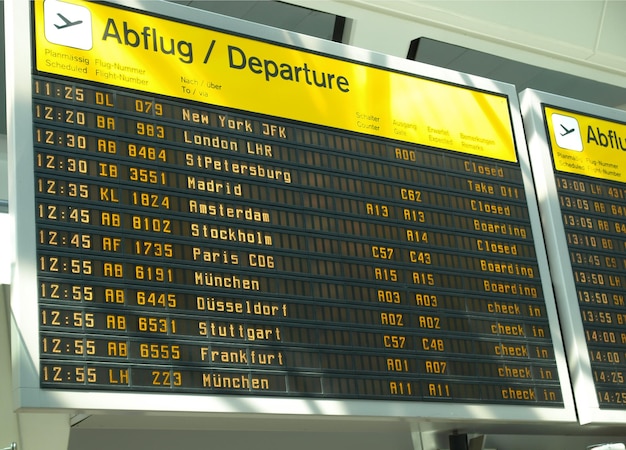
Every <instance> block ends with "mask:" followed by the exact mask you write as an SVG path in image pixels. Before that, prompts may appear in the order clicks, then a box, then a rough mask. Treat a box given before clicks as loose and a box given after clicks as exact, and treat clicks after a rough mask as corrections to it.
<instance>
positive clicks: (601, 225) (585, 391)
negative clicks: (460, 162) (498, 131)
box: [528, 91, 626, 421]
mask: <svg viewBox="0 0 626 450" xmlns="http://www.w3.org/2000/svg"><path fill="white" fill-rule="evenodd" d="M542 95H543V94H536V93H534V92H532V91H529V94H528V97H529V98H531V99H532V102H529V108H530V107H531V105H533V106H534V108H535V109H539V107H540V108H541V109H540V112H541V117H542V122H543V127H544V130H545V131H543V133H544V136H545V140H543V141H539V140H538V141H537V144H536V145H535V146H533V145H532V144H530V147H531V159H532V161H533V165H534V167H536V172H537V173H538V174H539V177H538V178H541V179H542V181H541V183H543V187H542V189H545V190H546V192H548V194H547V195H545V196H544V199H545V201H544V205H542V208H543V210H545V211H542V217H544V214H543V212H545V220H546V222H550V221H554V223H555V224H558V226H557V225H553V229H554V233H555V234H554V236H555V239H554V240H553V242H554V248H553V251H552V252H551V255H550V256H551V262H552V261H554V268H555V271H556V272H559V275H558V276H553V278H555V279H559V282H558V283H556V284H557V285H558V287H559V289H558V290H557V301H558V302H559V306H561V310H562V311H563V314H564V315H567V317H568V318H567V322H569V323H570V325H568V326H567V327H566V328H571V330H570V347H572V350H571V352H573V353H575V354H577V355H578V358H579V359H578V361H579V363H578V365H579V367H578V368H577V369H576V370H573V374H577V373H578V377H579V378H583V379H584V381H579V386H583V387H581V388H580V390H579V393H578V397H580V400H579V398H578V397H577V399H576V400H577V404H580V407H581V408H582V409H583V415H585V416H587V415H589V416H590V419H589V420H595V421H603V420H607V419H608V420H614V419H615V418H618V417H619V415H618V416H611V415H610V414H609V415H602V414H599V413H598V412H596V410H614V411H616V412H617V411H619V410H622V411H623V410H624V403H625V400H626V386H625V381H624V376H625V374H626V369H625V368H626V351H625V349H626V347H625V343H626V334H625V333H624V324H626V303H625V294H624V287H625V286H626V278H625V277H624V269H626V238H625V236H626V234H625V233H626V222H625V221H624V217H626V176H625V174H626V172H625V169H626V159H624V156H623V151H624V150H625V149H626V140H625V138H626V125H625V123H626V121H625V118H626V116H624V114H623V112H617V111H613V110H609V109H608V108H599V107H596V106H595V105H589V104H586V103H583V102H575V101H571V100H569V99H563V98H559V97H556V96H549V97H547V98H545V99H544V98H543V97H542ZM546 102H549V103H546ZM539 105H540V106H539ZM572 108H576V109H572ZM620 116H621V117H620ZM542 143H543V145H541V144H542ZM533 152H534V153H533ZM538 190H539V189H538ZM550 192H552V193H550ZM561 227H562V228H561ZM560 228H561V229H560ZM546 240H547V239H546ZM557 246H558V247H559V249H558V250H557V248H556V247H557ZM583 338H584V339H583ZM577 371H578V372H577ZM580 371H582V373H581V372H580ZM574 381H576V380H574ZM584 409H587V411H584ZM592 412H593V414H595V415H593V414H592ZM599 412H600V413H601V412H602V411H599ZM619 420H621V419H619Z"/></svg>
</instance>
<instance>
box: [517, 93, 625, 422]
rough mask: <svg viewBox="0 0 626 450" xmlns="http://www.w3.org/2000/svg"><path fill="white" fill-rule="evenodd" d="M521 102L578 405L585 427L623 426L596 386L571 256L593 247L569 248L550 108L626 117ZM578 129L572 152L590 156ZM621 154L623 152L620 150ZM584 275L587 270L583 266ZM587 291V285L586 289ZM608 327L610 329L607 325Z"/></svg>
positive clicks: (566, 102) (592, 108)
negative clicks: (554, 157) (611, 424)
mask: <svg viewBox="0 0 626 450" xmlns="http://www.w3.org/2000/svg"><path fill="white" fill-rule="evenodd" d="M520 100H521V105H522V113H523V118H524V125H525V129H526V135H527V141H528V148H529V152H530V159H531V165H532V168H533V174H534V177H535V188H536V190H537V196H538V199H539V208H540V211H541V220H542V222H543V227H544V231H545V236H546V239H545V240H546V245H547V251H548V256H549V261H550V270H551V273H552V281H553V283H554V288H555V294H556V300H557V306H558V311H559V315H560V317H561V329H562V333H563V338H564V342H565V347H566V353H567V361H568V364H569V370H570V376H571V380H572V387H573V390H574V399H575V404H576V409H577V412H578V416H579V420H580V422H581V424H586V423H623V422H624V418H625V417H626V416H625V415H624V408H623V407H620V406H619V404H615V405H614V406H613V407H608V408H607V407H604V408H603V407H601V405H600V402H599V400H598V399H599V397H598V392H597V388H596V385H595V381H594V372H593V370H592V361H591V357H590V349H589V346H588V341H587V337H586V332H585V321H583V318H582V315H581V304H582V303H581V302H579V298H578V289H577V286H576V281H575V276H574V272H575V269H574V268H573V266H572V264H573V263H572V259H571V256H570V251H576V250H577V249H580V251H582V252H585V251H588V248H589V247H587V249H586V248H585V246H581V247H569V246H568V239H567V233H566V229H565V225H564V223H563V214H564V212H563V211H564V210H563V209H562V207H561V205H560V199H559V194H563V193H564V192H565V190H563V191H561V192H559V188H558V187H557V181H556V172H557V170H556V169H555V166H554V163H553V157H552V153H553V152H555V151H557V150H556V149H554V148H553V145H552V143H551V138H550V130H549V128H548V121H549V120H550V118H549V117H547V115H546V114H547V113H546V111H545V110H544V108H545V107H549V108H552V109H556V110H558V111H561V112H563V115H564V117H566V120H567V117H569V116H570V115H571V118H572V119H573V120H576V119H575V116H586V117H588V118H590V119H591V120H594V121H598V122H601V121H607V122H613V123H618V124H624V123H626V113H624V112H623V111H620V110H616V109H612V108H608V107H605V106H600V105H595V104H591V103H588V102H583V101H580V100H575V99H571V98H566V97H562V96H558V95H554V94H550V93H546V92H541V91H536V90H533V89H527V90H525V91H523V92H522V93H521V94H520ZM550 117H552V114H550ZM572 123H573V124H574V125H572V126H571V128H569V127H568V126H566V127H565V128H568V130H565V131H562V130H561V129H560V128H558V130H559V134H561V135H562V136H566V135H567V133H568V132H569V131H572V130H574V126H575V122H572ZM576 126H580V133H579V136H578V139H579V140H578V141H577V142H576V143H574V144H573V145H571V147H572V148H575V149H574V150H571V153H572V154H574V153H578V152H581V151H584V150H583V146H584V144H583V143H582V141H583V136H584V133H585V130H583V128H584V126H582V125H576ZM555 127H556V125H555ZM587 131H588V130H587ZM556 133H557V131H556V130H554V131H553V134H555V135H556ZM575 133H576V131H574V132H573V133H572V134H575ZM555 139H556V136H555ZM556 145H557V147H559V149H558V151H560V152H567V151H568V149H567V147H560V146H558V144H556ZM561 145H565V146H567V145H568V144H567V143H565V144H561ZM563 149H565V150H563ZM616 151H618V152H619V151H620V150H616ZM580 154H582V153H580ZM589 164H591V161H589ZM581 170H582V169H581ZM572 177H573V179H574V182H577V181H580V182H581V183H582V184H584V183H585V182H589V183H593V181H594V178H593V177H588V176H585V175H582V174H575V173H574V174H573V175H572ZM599 180H602V178H599ZM602 181H606V180H602ZM574 188H575V186H573V185H572V186H569V187H568V188H567V189H568V190H569V194H572V196H571V197H572V198H576V195H577V194H578V195H588V194H589V192H586V193H585V194H581V191H580V190H579V188H576V189H574ZM580 189H582V188H580ZM564 195H565V194H564ZM598 198H601V199H602V200H605V199H606V200H609V201H610V200H611V198H609V197H606V196H605V197H598ZM613 200H615V199H613ZM585 201H586V200H585ZM584 206H585V208H586V206H587V205H586V204H585V205H584ZM592 210H593V206H589V209H584V210H582V209H580V208H578V211H576V210H575V209H571V208H570V209H569V210H568V211H566V212H568V213H573V214H574V215H576V213H578V214H581V213H582V214H584V213H585V211H592ZM601 215H602V216H603V218H606V219H611V217H610V215H609V214H608V213H606V214H601ZM591 220H595V219H591ZM592 230H593V231H590V232H588V233H587V232H586V230H584V229H583V230H581V233H582V235H585V236H598V234H597V228H596V226H595V224H594V226H593V228H592ZM600 236H601V235H600ZM598 248H599V247H598ZM591 252H593V250H591ZM601 252H602V251H601V250H600V253H601ZM592 254H593V253H592ZM600 257H602V255H600ZM594 261H595V257H594V260H589V261H587V262H586V263H585V262H584V260H583V267H584V265H585V264H586V265H587V266H588V267H589V268H590V269H591V270H592V271H593V269H594V268H597V269H598V270H602V268H600V267H599V266H598V264H596V263H595V262H594ZM578 269H581V267H580V265H579V267H578ZM581 286H583V285H582V284H581ZM588 288H589V291H592V292H593V290H594V285H593V284H592V285H589V287H588ZM581 289H582V288H581ZM599 289H602V288H599ZM602 301H603V300H602ZM611 301H612V300H611ZM608 304H609V302H607V305H608ZM609 310H610V307H609V309H607V311H609ZM600 313H601V314H603V313H604V311H600ZM609 314H610V312H609ZM595 319H596V321H602V322H605V320H604V319H603V318H601V317H600V316H596V317H595ZM607 320H612V319H607ZM587 322H588V321H587ZM603 325H607V324H606V323H604V324H603ZM601 326H602V325H601ZM615 326H617V325H614V326H613V328H615ZM607 330H608V331H611V328H607ZM607 343H608V344H609V345H611V342H610V341H609V342H602V343H601V344H607ZM612 347H613V348H612V350H615V351H616V352H617V353H620V357H622V356H623V352H620V351H619V350H620V346H619V341H618V342H617V343H616V344H615V345H613V346H612ZM604 350H606V349H605V348H604V349H601V351H604ZM604 363H609V364H608V366H607V367H610V366H613V369H607V370H609V372H606V373H607V374H612V375H615V376H616V377H618V378H619V377H620V376H621V375H620V373H622V369H620V367H619V364H618V363H617V362H608V361H606V362H604ZM622 364H623V363H622ZM606 381H607V382H609V383H611V381H609V380H606ZM612 384H613V386H614V387H615V389H616V391H617V393H619V391H618V389H619V386H620V384H622V383H621V382H619V380H618V379H615V380H613V382H612ZM616 400H617V399H616Z"/></svg>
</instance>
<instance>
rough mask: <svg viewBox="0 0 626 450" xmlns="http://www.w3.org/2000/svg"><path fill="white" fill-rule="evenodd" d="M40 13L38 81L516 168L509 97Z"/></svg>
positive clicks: (319, 59)
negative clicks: (76, 83) (204, 107)
mask: <svg viewBox="0 0 626 450" xmlns="http://www.w3.org/2000/svg"><path fill="white" fill-rule="evenodd" d="M34 7H35V43H36V67H37V70H39V71H43V72H48V73H53V74H58V75H64V76H68V77H73V78H77V79H81V80H89V81H95V82H100V83H105V84H109V85H113V86H118V87H124V88H130V89H136V90H139V91H145V92H150V93H158V94H163V95H167V96H171V97H176V98H180V99H185V100H193V101H198V102H204V103H209V104H214V105H219V106H225V107H231V108H236V109H241V110H245V111H252V112H256V113H261V114H267V115H271V116H276V117H281V118H287V119H293V120H299V121H303V122H309V123H314V124H319V125H326V126H329V127H334V128H339V129H345V130H350V131H355V132H360V133H366V134H370V135H374V136H381V137H385V138H391V139H398V140H402V141H406V142H411V143H415V144H423V145H429V146H433V147H438V148H443V149H448V150H454V151H458V152H463V153H468V154H472V155H478V156H484V157H489V158H495V159H500V160H504V161H511V162H513V161H517V155H516V152H515V143H514V140H513V132H512V128H511V120H510V116H509V109H508V101H507V98H506V97H505V96H502V95H495V94H488V93H484V92H478V91H476V90H472V89H468V88H464V87H459V86H453V85H449V84H446V83H441V82H436V81H430V80H425V79H422V78H418V77H416V76H411V75H405V74H401V73H396V72H391V71H388V70H384V69H378V68H373V67H368V66H366V65H362V64H358V63H355V62H349V61H344V60H340V59H336V58H332V57H329V56H322V55H319V54H314V53H310V52H307V51H304V50H296V49H292V48H288V47H284V46H281V45H278V44H270V43H267V42H261V41H258V40H254V39H251V38H243V37H239V36H234V35H231V34H226V33H222V32H217V31H213V30H210V29H206V28H202V27H199V26H193V25H188V24H183V23H180V22H176V21H174V20H167V19H162V18H158V17H153V16H151V15H148V14H146V13H144V12H138V11H134V10H128V9H122V8H118V7H112V6H106V5H102V4H97V3H89V2H84V1H81V0H68V1H59V0H45V1H42V0H37V1H36V2H35V5H34Z"/></svg>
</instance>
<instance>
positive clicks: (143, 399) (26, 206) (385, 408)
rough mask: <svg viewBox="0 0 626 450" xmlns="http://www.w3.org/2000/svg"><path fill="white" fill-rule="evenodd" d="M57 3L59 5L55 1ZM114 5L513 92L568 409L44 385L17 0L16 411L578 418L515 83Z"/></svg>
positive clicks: (27, 18) (27, 97)
mask: <svg viewBox="0 0 626 450" xmlns="http://www.w3.org/2000/svg"><path fill="white" fill-rule="evenodd" d="M49 1H50V0H49ZM110 4H112V5H120V6H126V7H129V8H132V9H133V10H135V11H140V12H141V11H145V12H146V13H149V14H156V15H158V16H160V17H165V18H173V19H175V20H180V21H184V22H185V23H188V24H198V26H202V27H211V28H213V29H216V30H226V31H225V32H229V31H228V30H237V34H238V35H241V36H249V37H252V38H254V37H262V40H263V41H266V42H275V43H278V44H283V45H287V46H292V47H294V48H303V49H307V51H310V52H314V53H318V54H322V55H330V56H332V57H336V58H339V59H341V60H343V61H350V62H355V63H357V64H364V63H365V64H367V65H368V66H371V67H378V68H383V69H385V70H389V71H394V72H397V73H404V74H407V75H409V76H416V77H420V78H424V79H429V80H435V81H441V82H443V83H449V84H450V85H456V86H460V87H471V88H472V89H475V90H478V91H483V92H487V93H497V94H500V95H503V96H506V98H507V100H508V105H509V108H510V109H509V114H510V120H511V123H512V130H513V140H514V144H515V147H516V148H517V155H518V158H519V163H520V167H521V172H522V176H523V180H524V187H525V193H526V197H527V198H528V214H529V216H530V223H531V227H532V231H533V234H534V237H535V249H536V253H537V260H538V263H539V270H540V272H541V277H542V288H543V292H544V296H545V307H546V311H547V314H548V318H549V325H550V334H551V336H552V343H553V347H554V352H555V359H556V364H557V370H558V375H559V379H560V383H561V391H562V395H563V403H564V406H563V407H562V408H551V407H540V406H537V407H535V406H529V405H522V406H515V405H498V404H484V403H458V402H455V403H435V402H412V401H388V400H384V401H378V400H350V399H313V398H286V397H252V396H241V395H236V396H235V395H213V394H211V395H190V394H189V395H188V394H161V393H146V392H132V393H129V392H106V391H73V390H71V389H42V388H40V386H39V369H38V364H39V358H40V350H39V345H40V344H39V335H38V322H39V320H38V316H39V313H38V306H37V298H38V287H37V286H36V282H35V280H36V278H37V274H36V272H37V262H36V257H35V255H36V243H35V239H34V236H35V235H36V230H35V204H34V200H33V199H34V184H35V180H34V177H33V171H32V168H33V164H34V161H33V154H32V152H31V149H32V148H33V145H34V143H33V131H32V124H33V111H32V105H31V99H32V88H31V83H30V82H25V80H30V78H31V57H30V55H31V48H32V43H31V35H30V29H31V11H30V2H20V1H13V2H7V5H6V21H7V25H6V29H7V62H8V63H7V67H9V68H10V69H9V73H8V76H7V86H8V117H9V123H8V144H9V173H10V188H9V198H10V216H11V218H12V221H13V226H14V232H15V239H14V242H15V249H12V250H13V251H14V254H15V256H14V261H15V262H16V264H15V267H14V271H13V281H12V292H11V322H12V342H13V378H14V384H15V386H14V392H15V405H16V407H17V408H18V409H19V410H41V409H46V410H63V411H81V412H90V411H99V412H114V411H145V412H160V413H218V414H231V413H232V414H284V413H285V412H289V414H291V415H296V416H297V415H305V416H306V415H324V416H346V417H394V418H412V419H420V418H424V419H446V420H450V419H461V420H463V419H464V420H482V421H492V422H507V423H519V422H523V423H527V422H539V421H540V422H543V423H544V424H545V423H546V422H559V423H573V422H575V421H576V417H575V412H574V403H573V398H572V396H571V389H570V385H569V376H568V372H567V368H566V362H565V355H564V349H563V344H562V341H561V337H560V331H559V323H558V319H557V314H556V305H555V302H554V298H553V293H552V288H551V283H550V277H549V274H548V264H547V257H546V255H545V252H544V242H543V238H542V233H541V224H540V219H539V211H538V207H537V205H536V203H535V202H534V199H535V193H534V188H533V185H532V175H531V170H530V165H529V161H528V155H527V148H526V144H525V139H524V135H523V126H522V121H521V116H520V111H519V103H518V99H517V95H516V92H515V89H514V87H513V86H511V85H507V84H503V83H498V82H495V81H492V80H487V79H482V78H478V77H473V76H470V75H466V74H462V73H458V72H453V71H448V70H444V69H439V68H435V67H431V66H427V65H423V64H419V63H415V62H411V61H407V60H403V59H398V58H394V57H389V56H385V55H381V54H376V53H372V52H369V51H365V50H362V49H357V48H351V47H348V46H344V45H340V44H337V43H333V42H327V41H323V40H319V39H315V38H310V37H306V36H302V35H298V34H294V33H291V32H286V31H282V30H277V29H273V28H269V27H264V26H260V25H256V24H252V23H248V22H244V21H240V20H235V19H229V18H225V17H222V16H218V15H213V14H210V13H201V12H198V11H196V10H192V9H189V8H185V7H180V6H178V5H174V4H170V3H166V2H154V1H130V0H128V1H116V2H110Z"/></svg>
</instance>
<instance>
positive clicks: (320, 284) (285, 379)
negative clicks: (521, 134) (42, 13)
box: [33, 76, 562, 405]
mask: <svg viewBox="0 0 626 450" xmlns="http://www.w3.org/2000/svg"><path fill="white" fill-rule="evenodd" d="M33 93H34V97H33V115H34V141H35V174H36V202H37V226H38V228H37V232H38V264H39V266H38V269H39V294H40V308H41V322H40V327H41V352H42V371H41V382H42V385H43V386H48V387H60V386H61V387H62V386H71V387H72V388H76V387H84V388H88V389H94V388H115V389H149V390H167V391H180V392H220V393H224V392H241V391H245V392H246V393H249V394H255V393H260V394H279V395H297V396H331V397H339V398H348V397H355V398H386V399H410V400H438V401H441V400H444V401H452V400H454V401H459V400H462V401H487V402H495V401H498V402H506V403H534V404H545V405H559V404H561V402H562V398H561V393H560V389H559V385H558V376H557V371H556V366H555V356H554V351H553V348H552V344H551V339H550V331H549V327H548V319H547V315H546V310H545V307H544V306H543V292H542V287H541V283H540V276H539V270H538V266H537V261H536V258H535V249H534V244H533V239H532V232H531V228H530V223H529V218H528V214H527V210H526V196H525V191H524V186H523V183H522V179H521V174H520V169H519V167H518V166H517V164H515V163H505V162H497V161H493V160H489V159H484V158H479V157H472V156H467V155H460V154H455V153H453V152H446V151H441V150H438V149H436V148H427V147H423V146H421V147H420V146H415V145H403V144H401V143H399V142H393V141H390V140H385V139H375V138H372V137H370V136H364V135H359V134H355V133H346V132H341V131H340V130H333V129H328V128H323V127H318V126H314V125H311V124H303V123H296V122H290V121H284V120H278V119H277V118H275V117H266V116H260V115H253V114H249V113H245V112H243V111H232V110H227V109H219V108H215V107H213V108H212V107H210V106H207V105H198V104H195V103H191V102H181V101H176V100H175V99H168V98H161V97H147V96H145V95H142V94H139V93H134V92H130V91H127V90H119V89H118V90H113V89H111V88H109V87H106V86H98V85H94V84H85V83H76V82H73V81H71V80H63V79H57V78H52V77H46V76H36V77H34V79H33ZM98 99H101V100H103V101H101V102H100V101H98Z"/></svg>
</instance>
